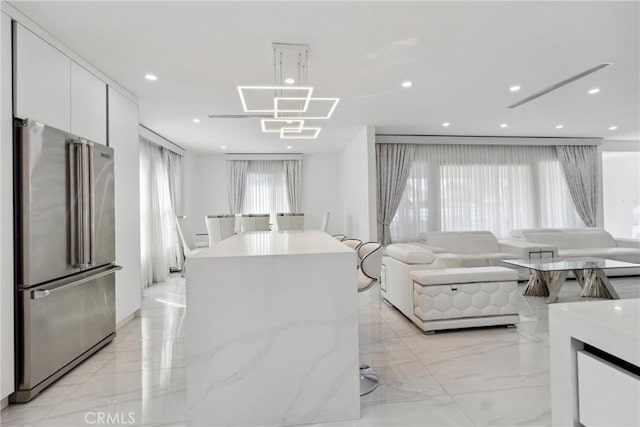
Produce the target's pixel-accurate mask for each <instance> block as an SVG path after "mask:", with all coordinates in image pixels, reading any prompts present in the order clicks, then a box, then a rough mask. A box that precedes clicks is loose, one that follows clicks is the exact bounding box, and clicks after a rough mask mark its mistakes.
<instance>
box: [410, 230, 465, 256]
mask: <svg viewBox="0 0 640 427" xmlns="http://www.w3.org/2000/svg"><path fill="white" fill-rule="evenodd" d="M420 239H421V240H423V241H424V242H426V243H427V244H428V245H429V246H435V247H438V248H444V249H447V250H449V251H450V252H455V253H458V254H464V253H466V252H467V249H466V246H465V243H464V240H462V236H461V235H460V233H458V232H456V231H430V232H427V233H420Z"/></svg>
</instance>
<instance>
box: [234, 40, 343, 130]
mask: <svg viewBox="0 0 640 427" xmlns="http://www.w3.org/2000/svg"><path fill="white" fill-rule="evenodd" d="M272 47H273V84H271V85H268V86H238V95H240V102H241V103H242V108H243V109H244V111H245V112H246V113H268V114H269V115H273V117H272V118H264V119H262V120H261V126H262V132H265V133H277V134H279V135H280V138H282V139H315V138H317V137H318V135H319V134H320V131H321V130H322V128H321V127H320V126H319V125H316V124H313V125H310V124H309V122H312V123H313V122H314V121H316V120H327V119H330V118H331V115H332V114H333V111H334V110H335V109H336V106H337V105H338V102H339V101H340V98H316V97H314V96H313V94H314V93H313V87H311V86H309V85H308V82H307V70H308V67H307V62H308V59H309V45H305V44H292V43H273V44H272Z"/></svg>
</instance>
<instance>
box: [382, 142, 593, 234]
mask: <svg viewBox="0 0 640 427" xmlns="http://www.w3.org/2000/svg"><path fill="white" fill-rule="evenodd" d="M415 147H416V148H415V150H416V152H415V157H414V161H413V165H412V166H411V171H410V173H409V177H408V179H407V184H406V187H405V191H404V194H403V196H402V198H401V201H400V203H399V206H398V210H397V212H396V215H395V218H394V219H393V221H392V223H391V227H390V231H391V235H392V240H393V241H411V240H415V239H416V238H417V237H418V235H419V234H420V233H421V232H425V231H430V230H433V231H436V230H443V231H458V230H489V231H491V232H493V233H494V234H495V235H496V236H498V237H508V236H509V233H510V231H511V230H513V229H517V228H534V227H579V226H583V224H582V220H581V219H580V216H579V215H578V213H577V212H576V209H575V207H574V205H573V202H572V199H571V196H570V193H569V188H568V186H567V183H566V181H565V179H564V176H563V173H562V167H561V165H560V162H559V160H558V156H557V155H556V152H555V147H554V146H509V145H469V144H467V145H462V144H455V145H437V144H425V145H420V144H417V145H416V146H415Z"/></svg>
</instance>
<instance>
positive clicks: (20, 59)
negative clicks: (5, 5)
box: [14, 24, 71, 132]
mask: <svg viewBox="0 0 640 427" xmlns="http://www.w3.org/2000/svg"><path fill="white" fill-rule="evenodd" d="M14 37H15V38H14V43H15V45H14V49H15V51H14V61H15V73H14V79H15V95H14V102H15V105H14V108H15V115H16V116H17V117H20V118H22V119H27V118H28V119H33V120H36V121H39V122H43V123H46V124H47V125H49V126H53V127H55V128H58V129H60V130H63V131H66V132H69V131H70V130H71V114H70V112H71V108H70V106H71V60H70V59H69V58H68V57H67V56H65V55H64V54H62V53H61V52H60V51H58V50H57V49H56V48H54V47H53V46H51V45H50V44H49V43H47V42H45V41H44V40H42V39H41V38H40V37H38V36H36V35H35V34H33V33H32V32H31V31H29V30H27V29H26V28H24V27H23V26H22V25H20V24H16V27H15V34H14Z"/></svg>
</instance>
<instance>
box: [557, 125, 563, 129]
mask: <svg viewBox="0 0 640 427" xmlns="http://www.w3.org/2000/svg"><path fill="white" fill-rule="evenodd" d="M563 127H564V126H562V125H556V129H562V128H563Z"/></svg>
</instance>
